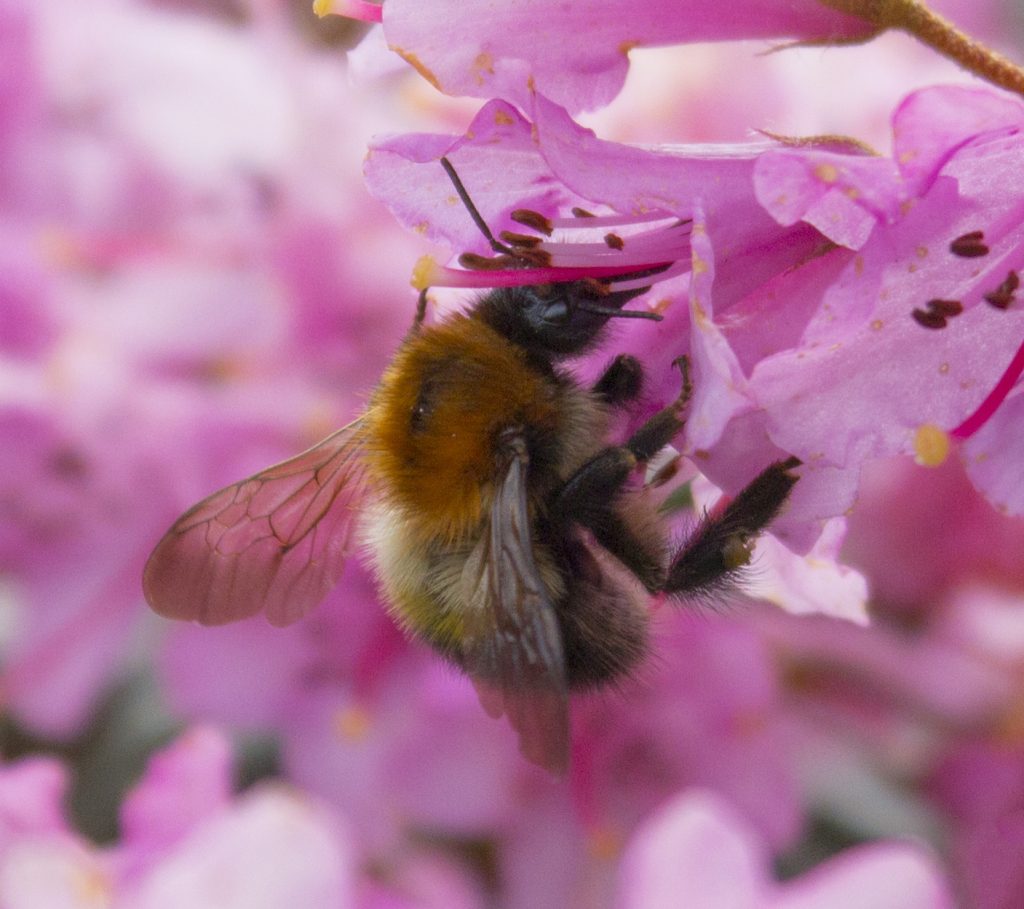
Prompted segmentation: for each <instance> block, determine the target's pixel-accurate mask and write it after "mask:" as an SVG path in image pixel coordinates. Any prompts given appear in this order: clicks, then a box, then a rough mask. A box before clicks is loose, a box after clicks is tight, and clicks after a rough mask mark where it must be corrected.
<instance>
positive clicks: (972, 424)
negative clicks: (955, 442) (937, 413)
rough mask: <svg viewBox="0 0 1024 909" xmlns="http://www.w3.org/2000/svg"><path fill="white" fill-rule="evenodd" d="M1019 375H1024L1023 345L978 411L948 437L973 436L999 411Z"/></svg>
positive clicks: (964, 437)
mask: <svg viewBox="0 0 1024 909" xmlns="http://www.w3.org/2000/svg"><path fill="white" fill-rule="evenodd" d="M1021 373H1024V343H1022V344H1021V346H1020V347H1018V348H1017V353H1016V354H1014V356H1013V359H1012V360H1011V361H1010V365H1009V366H1008V367H1007V368H1006V372H1004V373H1003V374H1002V376H1000V378H999V381H998V382H997V383H996V385H995V388H993V389H992V391H990V392H989V393H988V396H987V397H986V398H985V400H984V401H982V402H981V406H980V407H978V409H977V410H976V411H974V413H972V414H971V415H970V416H969V417H968V418H967V419H966V420H964V421H963V423H961V424H960V425H959V426H957V428H956V429H954V430H953V431H952V432H950V435H951V436H952V437H953V438H954V439H969V438H970V437H971V436H973V435H974V434H975V433H976V432H977V431H978V430H979V429H981V427H982V426H984V425H985V424H986V423H987V422H988V421H989V419H990V418H991V417H992V414H994V413H995V412H996V411H997V410H998V409H999V407H1000V405H1001V404H1002V403H1003V401H1005V400H1006V396H1007V395H1008V394H1009V393H1010V392H1011V391H1012V390H1013V387H1014V386H1015V385H1016V384H1017V380H1018V379H1019V378H1020V376H1021Z"/></svg>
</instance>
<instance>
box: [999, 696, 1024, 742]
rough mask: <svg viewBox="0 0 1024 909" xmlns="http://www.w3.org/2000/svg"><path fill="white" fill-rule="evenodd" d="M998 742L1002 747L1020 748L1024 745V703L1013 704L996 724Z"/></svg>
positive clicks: (1019, 701) (1018, 701) (1018, 700)
mask: <svg viewBox="0 0 1024 909" xmlns="http://www.w3.org/2000/svg"><path fill="white" fill-rule="evenodd" d="M993 731H994V733H995V739H996V741H997V742H998V743H999V744H1001V745H1011V746H1014V747H1016V746H1019V745H1020V744H1021V743H1024V701H1021V700H1020V699H1019V698H1018V699H1017V700H1016V701H1015V702H1014V703H1011V704H1010V706H1009V707H1008V708H1007V709H1006V711H1005V713H1003V715H1002V716H1001V717H999V719H998V720H997V722H996V726H995V729H994V730H993Z"/></svg>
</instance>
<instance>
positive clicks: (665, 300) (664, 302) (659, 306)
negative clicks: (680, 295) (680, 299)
mask: <svg viewBox="0 0 1024 909" xmlns="http://www.w3.org/2000/svg"><path fill="white" fill-rule="evenodd" d="M671 305H672V299H671V297H662V298H661V299H660V300H658V301H657V302H656V303H655V304H654V305H653V306H652V307H651V310H652V312H656V313H658V314H659V315H660V314H663V313H665V312H667V311H668V308H669V307H670V306H671Z"/></svg>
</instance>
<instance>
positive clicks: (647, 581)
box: [551, 392, 688, 591]
mask: <svg viewBox="0 0 1024 909" xmlns="http://www.w3.org/2000/svg"><path fill="white" fill-rule="evenodd" d="M686 394H688V392H685V393H684V395H681V396H680V399H679V400H677V401H675V402H674V403H672V404H670V405H669V406H668V407H666V408H664V409H663V410H659V411H658V412H657V413H656V414H655V415H654V416H653V417H651V418H650V419H649V420H648V421H647V422H646V423H644V425H643V426H641V427H640V428H639V429H638V430H637V431H636V432H635V433H634V434H633V436H632V437H631V438H630V439H629V441H628V442H627V443H626V444H625V445H619V446H615V447H611V448H606V449H604V450H603V451H600V452H598V453H597V454H596V455H594V457H592V458H591V459H590V460H589V461H587V463H586V464H584V465H583V466H582V467H580V468H579V470H577V471H576V473H574V474H573V475H572V476H571V477H569V479H568V480H566V481H565V484H564V485H563V486H562V488H561V489H560V490H559V491H558V492H557V493H556V494H555V496H554V499H553V501H552V507H551V514H552V519H553V520H554V521H555V522H556V526H558V527H563V528H564V527H567V526H568V525H569V524H571V523H577V524H581V525H583V526H584V527H586V528H587V529H588V530H589V531H590V532H591V533H593V534H594V538H595V539H596V540H597V542H598V543H600V544H601V545H602V546H603V547H604V548H605V549H607V550H608V552H610V553H611V554H612V555H614V556H615V557H616V558H617V559H619V561H621V562H622V563H623V564H624V565H625V566H626V567H627V568H628V569H629V570H630V571H632V572H633V574H635V575H636V576H637V578H639V579H640V581H641V583H642V584H643V585H644V586H645V587H647V588H648V589H649V590H651V591H655V590H660V589H661V588H662V586H663V584H664V583H665V569H664V564H665V559H664V552H663V546H662V543H661V540H660V539H659V538H658V535H657V534H656V533H636V532H635V530H634V529H633V527H632V526H631V525H632V523H634V522H627V520H626V519H625V518H624V517H623V515H622V514H621V513H620V511H621V509H619V508H617V507H616V506H617V502H616V499H617V496H618V493H619V492H620V490H621V489H622V487H623V485H624V484H625V482H626V480H627V479H629V475H630V474H631V473H632V472H633V470H634V469H635V468H636V467H637V466H638V465H639V464H643V463H644V462H646V461H647V460H649V459H650V458H652V457H653V456H654V455H655V454H657V453H658V452H659V451H660V450H661V449H662V448H664V447H665V446H666V445H668V443H669V442H671V441H672V439H673V437H674V436H675V435H676V433H678V432H679V430H680V429H681V428H682V426H683V420H682V418H681V417H680V410H681V408H682V405H683V404H685V395H686Z"/></svg>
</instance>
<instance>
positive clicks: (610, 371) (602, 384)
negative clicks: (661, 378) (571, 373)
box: [591, 354, 644, 407]
mask: <svg viewBox="0 0 1024 909" xmlns="http://www.w3.org/2000/svg"><path fill="white" fill-rule="evenodd" d="M643 384H644V368H643V366H641V365H640V361H639V360H638V359H637V358H636V357H632V356H630V355H629V354H619V355H618V356H617V357H616V358H615V359H614V360H612V361H611V363H609V364H608V366H607V368H606V369H605V371H604V372H603V373H602V374H601V378H600V379H598V380H597V382H595V383H594V387H593V388H592V389H591V391H592V392H593V393H594V394H595V395H597V397H599V398H601V400H602V401H604V402H605V404H607V405H608V406H610V407H618V406H619V405H621V404H628V403H629V402H630V401H635V400H636V399H637V398H638V397H639V396H640V391H641V389H642V388H643Z"/></svg>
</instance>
